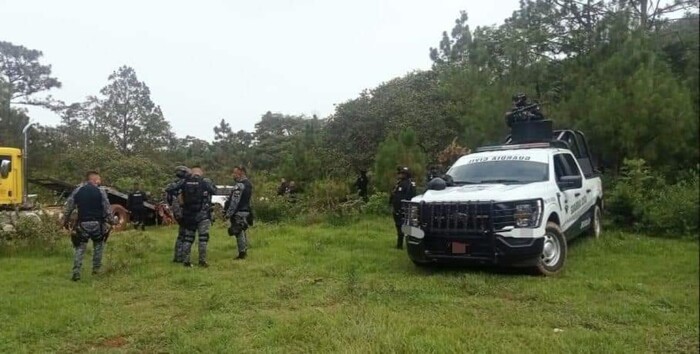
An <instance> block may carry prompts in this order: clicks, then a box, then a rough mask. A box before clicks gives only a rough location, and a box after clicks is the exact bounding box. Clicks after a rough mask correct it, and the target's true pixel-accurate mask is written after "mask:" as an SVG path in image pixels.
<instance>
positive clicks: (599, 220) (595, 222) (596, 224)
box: [588, 204, 603, 239]
mask: <svg viewBox="0 0 700 354" xmlns="http://www.w3.org/2000/svg"><path fill="white" fill-rule="evenodd" d="M602 233H603V212H602V210H601V209H600V205H598V204H596V205H595V206H594V207H593V213H591V227H590V228H589V229H588V235H589V236H592V237H595V238H596V239H597V238H600V235H601V234H602Z"/></svg>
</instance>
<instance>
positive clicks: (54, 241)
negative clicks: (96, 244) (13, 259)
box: [0, 213, 66, 253]
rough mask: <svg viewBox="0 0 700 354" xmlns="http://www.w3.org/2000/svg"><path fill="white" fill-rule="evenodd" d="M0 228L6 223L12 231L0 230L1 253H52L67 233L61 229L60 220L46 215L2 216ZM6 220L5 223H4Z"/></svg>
mask: <svg viewBox="0 0 700 354" xmlns="http://www.w3.org/2000/svg"><path fill="white" fill-rule="evenodd" d="M0 219H2V220H0V221H2V222H0V226H2V224H4V223H5V222H8V223H9V225H12V230H11V231H10V230H3V228H0V251H2V252H16V251H19V250H34V251H42V252H45V253H46V252H48V253H52V252H54V251H55V250H56V247H57V246H58V245H59V244H60V240H61V239H62V238H66V233H65V232H64V231H63V230H62V229H61V227H60V225H61V224H60V223H59V221H58V218H56V217H53V216H50V215H48V214H45V213H32V214H31V215H27V214H21V215H20V216H19V217H10V216H9V215H7V214H6V215H0ZM3 220H5V221H3Z"/></svg>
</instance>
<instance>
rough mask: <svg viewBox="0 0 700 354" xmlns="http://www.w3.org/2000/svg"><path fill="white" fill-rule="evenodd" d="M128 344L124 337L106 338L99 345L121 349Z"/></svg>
mask: <svg viewBox="0 0 700 354" xmlns="http://www.w3.org/2000/svg"><path fill="white" fill-rule="evenodd" d="M127 343H128V342H127V341H126V338H124V337H121V336H119V337H112V338H107V339H105V340H103V341H102V342H101V343H100V346H101V347H107V348H121V347H123V346H125V345H126V344H127Z"/></svg>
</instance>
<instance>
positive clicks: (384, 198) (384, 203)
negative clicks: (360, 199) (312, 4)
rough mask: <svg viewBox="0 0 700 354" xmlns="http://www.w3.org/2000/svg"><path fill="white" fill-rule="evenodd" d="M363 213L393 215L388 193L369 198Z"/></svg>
mask: <svg viewBox="0 0 700 354" xmlns="http://www.w3.org/2000/svg"><path fill="white" fill-rule="evenodd" d="M362 212H363V213H365V214H370V215H379V216H388V215H391V206H390V205H389V194H388V193H376V194H372V195H371V196H370V197H369V200H368V201H367V203H366V204H365V205H363V206H362Z"/></svg>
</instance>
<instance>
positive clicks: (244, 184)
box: [226, 166, 253, 259]
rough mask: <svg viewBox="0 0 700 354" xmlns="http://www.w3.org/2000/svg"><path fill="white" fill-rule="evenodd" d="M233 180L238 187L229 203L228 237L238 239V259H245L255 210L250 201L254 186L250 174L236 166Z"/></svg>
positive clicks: (227, 214)
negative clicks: (249, 177) (248, 235)
mask: <svg viewBox="0 0 700 354" xmlns="http://www.w3.org/2000/svg"><path fill="white" fill-rule="evenodd" d="M233 178H234V179H235V180H236V185H235V186H234V187H233V191H231V196H230V197H229V200H228V201H227V206H226V218H227V219H229V221H230V222H231V226H230V227H229V228H228V235H229V236H235V237H236V244H237V246H238V257H236V259H245V258H246V256H247V255H248V240H247V238H246V230H248V227H250V226H252V225H253V210H252V208H251V205H250V199H251V197H252V196H253V184H252V183H250V180H249V179H248V173H247V171H246V169H245V167H243V166H236V167H235V168H234V169H233Z"/></svg>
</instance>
